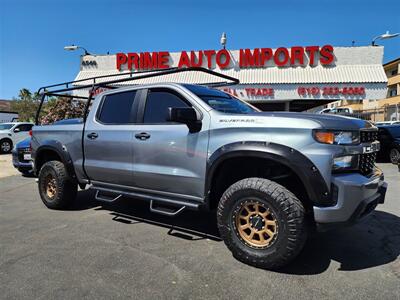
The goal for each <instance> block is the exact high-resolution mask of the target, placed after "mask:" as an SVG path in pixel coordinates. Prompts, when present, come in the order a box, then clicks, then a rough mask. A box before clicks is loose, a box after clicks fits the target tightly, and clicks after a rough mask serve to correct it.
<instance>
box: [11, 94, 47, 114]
mask: <svg viewBox="0 0 400 300" xmlns="http://www.w3.org/2000/svg"><path fill="white" fill-rule="evenodd" d="M39 99H40V95H39V94H37V93H34V94H32V93H31V91H29V90H28V89H25V88H23V89H21V90H20V91H19V94H18V98H17V99H15V98H14V99H13V100H14V101H12V102H11V110H12V111H16V112H18V117H19V120H20V121H31V122H32V121H34V119H35V116H36V111H37V109H38V107H39Z"/></svg>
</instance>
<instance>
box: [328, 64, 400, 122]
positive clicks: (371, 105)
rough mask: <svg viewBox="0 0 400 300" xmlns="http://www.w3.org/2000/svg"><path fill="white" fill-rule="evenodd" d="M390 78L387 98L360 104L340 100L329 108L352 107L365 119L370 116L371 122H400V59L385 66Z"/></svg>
mask: <svg viewBox="0 0 400 300" xmlns="http://www.w3.org/2000/svg"><path fill="white" fill-rule="evenodd" d="M383 68H384V71H385V74H386V76H387V78H388V83H387V92H386V98H382V99H369V97H367V99H364V100H362V101H361V103H360V102H358V103H354V102H351V101H346V100H340V101H336V102H334V103H331V104H329V105H328V107H351V108H352V109H353V111H355V112H357V113H360V116H361V115H362V116H363V117H365V116H369V117H370V120H371V121H374V122H375V121H376V122H378V121H393V120H400V58H398V59H396V60H394V61H391V62H389V63H386V64H384V65H383Z"/></svg>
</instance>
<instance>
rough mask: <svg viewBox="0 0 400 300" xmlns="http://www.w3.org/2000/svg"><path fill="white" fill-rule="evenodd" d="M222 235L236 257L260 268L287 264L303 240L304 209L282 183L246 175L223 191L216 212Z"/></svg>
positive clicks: (304, 233) (297, 251)
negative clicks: (245, 177)
mask: <svg viewBox="0 0 400 300" xmlns="http://www.w3.org/2000/svg"><path fill="white" fill-rule="evenodd" d="M217 219H218V229H219V232H220V234H221V237H222V239H223V240H224V242H225V244H226V245H227V246H228V248H229V250H230V251H231V252H232V254H233V256H234V257H236V258H237V259H238V260H240V261H242V262H244V263H246V264H249V265H253V266H255V267H258V268H264V269H277V268H280V267H282V266H284V265H286V264H288V263H289V262H290V261H291V260H292V259H293V258H295V257H296V256H297V255H298V254H299V252H300V251H301V249H302V248H303V246H304V243H305V240H306V226H305V210H304V207H303V205H302V203H301V202H300V200H298V199H297V198H296V196H295V195H294V194H293V193H291V192H290V191H288V190H287V189H286V188H285V187H283V186H281V185H279V184H277V183H275V182H273V181H270V180H267V179H263V178H247V179H243V180H240V181H238V182H236V183H235V184H233V185H231V186H230V187H229V188H228V189H227V190H226V191H225V193H224V194H223V196H222V198H221V200H220V202H219V205H218V212H217Z"/></svg>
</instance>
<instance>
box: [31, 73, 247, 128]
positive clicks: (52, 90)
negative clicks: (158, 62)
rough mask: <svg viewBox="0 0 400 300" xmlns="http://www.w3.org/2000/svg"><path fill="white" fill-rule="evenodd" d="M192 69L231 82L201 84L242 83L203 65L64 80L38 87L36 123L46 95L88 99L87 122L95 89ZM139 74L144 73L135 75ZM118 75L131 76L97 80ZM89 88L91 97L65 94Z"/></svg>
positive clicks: (113, 87) (86, 108)
mask: <svg viewBox="0 0 400 300" xmlns="http://www.w3.org/2000/svg"><path fill="white" fill-rule="evenodd" d="M190 71H197V72H204V73H207V74H211V75H214V76H217V77H221V78H223V79H226V80H228V81H230V82H214V83H212V82H211V83H208V84H201V85H208V86H213V87H217V86H225V85H236V84H239V83H240V82H239V79H237V78H234V77H231V76H228V75H225V74H221V73H218V72H215V71H212V70H209V69H206V68H202V67H191V68H168V69H163V70H147V71H137V72H125V73H119V74H112V75H102V76H96V77H91V78H86V79H80V80H75V81H67V82H62V83H58V84H53V85H48V86H43V87H41V88H39V89H38V91H37V93H38V94H40V95H41V99H40V103H39V107H38V110H37V112H36V118H35V124H36V125H38V124H39V117H40V111H41V109H42V106H43V102H44V99H45V98H46V96H62V97H69V98H77V99H86V100H87V103H86V105H85V111H84V117H83V119H84V122H85V121H86V117H87V112H88V110H89V106H90V102H91V100H92V98H93V93H94V91H96V89H98V88H100V87H102V88H109V89H116V88H118V87H116V86H113V84H116V83H121V82H127V81H134V80H139V79H145V78H151V77H158V76H164V75H169V74H175V73H181V72H190ZM137 74H143V75H139V76H134V75H137ZM116 76H129V77H126V78H119V79H114V80H109V81H104V82H96V80H98V79H101V78H109V77H116ZM133 76H134V77H133ZM85 81H93V82H92V83H90V84H84V85H79V86H77V85H75V86H74V84H76V83H81V82H85ZM62 87H63V88H62ZM88 88H90V91H89V97H83V96H76V95H69V94H63V93H66V92H70V91H74V90H82V89H88Z"/></svg>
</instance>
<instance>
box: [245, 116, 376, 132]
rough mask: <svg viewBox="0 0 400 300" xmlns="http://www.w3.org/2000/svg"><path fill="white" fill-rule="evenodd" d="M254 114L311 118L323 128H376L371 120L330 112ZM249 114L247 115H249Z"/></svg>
mask: <svg viewBox="0 0 400 300" xmlns="http://www.w3.org/2000/svg"><path fill="white" fill-rule="evenodd" d="M249 115H252V116H258V117H260V116H266V117H280V118H291V119H298V120H309V121H314V122H316V123H318V124H320V126H321V127H322V128H326V129H337V130H359V129H361V128H375V126H374V125H372V123H370V122H369V121H365V120H361V119H356V118H351V117H345V116H339V115H329V114H322V115H320V114H313V113H303V112H300V113H298V112H259V113H252V114H249ZM249 115H247V116H249Z"/></svg>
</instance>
